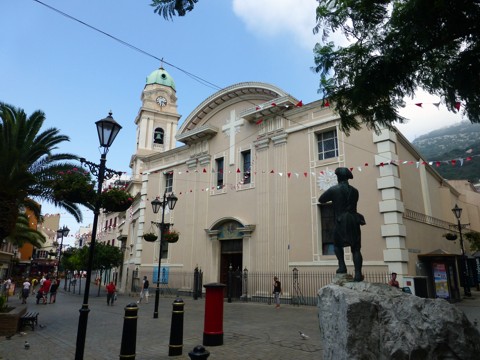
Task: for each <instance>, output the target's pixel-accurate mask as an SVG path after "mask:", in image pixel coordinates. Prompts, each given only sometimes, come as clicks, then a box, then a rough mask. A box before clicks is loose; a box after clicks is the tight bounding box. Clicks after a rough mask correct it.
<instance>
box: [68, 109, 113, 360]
mask: <svg viewBox="0 0 480 360" xmlns="http://www.w3.org/2000/svg"><path fill="white" fill-rule="evenodd" d="M95 125H96V126H97V132H98V139H99V141H100V147H101V148H103V151H102V152H101V157H100V165H97V164H94V163H91V162H90V161H87V160H85V159H83V158H82V159H80V161H81V163H82V164H83V165H87V166H88V167H89V169H90V172H91V173H92V174H93V175H96V176H97V180H98V183H97V184H98V186H97V195H100V193H101V192H102V184H103V181H104V180H105V179H109V178H111V177H113V176H114V175H121V172H118V171H114V170H111V169H108V168H106V167H105V163H106V162H107V153H108V149H109V148H110V146H111V145H112V143H113V141H114V140H115V138H116V136H117V135H118V132H119V131H120V129H121V128H122V127H121V126H120V125H119V124H118V123H117V122H116V121H115V120H114V119H113V117H112V112H110V113H109V114H108V116H107V117H106V118H105V119H102V120H98V121H97V122H96V123H95ZM93 213H94V216H93V229H92V239H91V241H90V248H89V252H88V264H87V278H86V281H85V291H84V296H83V304H82V308H81V309H80V318H79V320H78V331H77V345H76V348H75V360H82V359H83V354H84V350H85V338H86V335H87V322H88V313H89V312H90V310H89V308H88V296H89V293H90V280H91V277H92V266H93V254H94V252H95V238H96V236H97V224H98V215H99V213H100V202H99V200H98V197H97V199H96V201H95V207H94V211H93Z"/></svg>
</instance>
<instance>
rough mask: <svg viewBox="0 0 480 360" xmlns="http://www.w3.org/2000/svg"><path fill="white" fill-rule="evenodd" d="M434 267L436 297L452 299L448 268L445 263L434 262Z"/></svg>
mask: <svg viewBox="0 0 480 360" xmlns="http://www.w3.org/2000/svg"><path fill="white" fill-rule="evenodd" d="M432 267H433V280H434V282H435V294H436V297H437V298H442V299H450V293H449V291H448V281H447V270H446V269H445V264H437V263H433V264H432Z"/></svg>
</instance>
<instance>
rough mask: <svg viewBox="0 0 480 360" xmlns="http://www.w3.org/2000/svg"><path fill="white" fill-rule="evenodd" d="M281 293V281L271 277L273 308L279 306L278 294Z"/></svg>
mask: <svg viewBox="0 0 480 360" xmlns="http://www.w3.org/2000/svg"><path fill="white" fill-rule="evenodd" d="M281 293H282V283H281V282H280V281H279V280H278V277H276V276H275V277H274V278H273V296H274V297H275V309H278V308H279V307H280V294H281Z"/></svg>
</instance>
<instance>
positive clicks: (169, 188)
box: [165, 171, 173, 193]
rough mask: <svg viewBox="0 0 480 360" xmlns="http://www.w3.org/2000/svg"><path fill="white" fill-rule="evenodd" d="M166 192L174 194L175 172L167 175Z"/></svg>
mask: <svg viewBox="0 0 480 360" xmlns="http://www.w3.org/2000/svg"><path fill="white" fill-rule="evenodd" d="M165 191H166V192H167V193H171V192H173V171H170V172H167V173H165Z"/></svg>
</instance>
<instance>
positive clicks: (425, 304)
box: [318, 282, 480, 360]
mask: <svg viewBox="0 0 480 360" xmlns="http://www.w3.org/2000/svg"><path fill="white" fill-rule="evenodd" d="M318 307H319V311H318V318H319V322H320V331H321V334H322V344H323V348H324V351H323V358H324V360H330V359H332V360H333V359H334V360H342V359H348V360H355V359H362V360H364V359H365V360H366V359H372V360H382V359H385V360H387V359H388V360H391V359H398V360H400V359H402V360H403V359H422V360H423V359H463V360H468V359H472V360H473V359H478V356H479V354H480V333H479V332H478V330H477V329H476V328H475V327H474V326H473V325H472V324H471V323H470V322H469V320H468V319H467V318H466V316H465V315H464V314H463V312H462V311H461V310H459V309H458V308H457V307H456V306H454V305H452V304H450V303H448V302H447V301H445V300H443V299H424V298H420V297H417V296H414V295H411V294H406V293H403V292H402V291H401V290H399V289H396V288H393V287H391V286H388V285H386V284H373V283H366V282H356V283H355V282H351V283H342V284H341V285H335V284H330V285H327V286H325V287H323V288H322V289H320V290H319V292H318Z"/></svg>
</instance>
